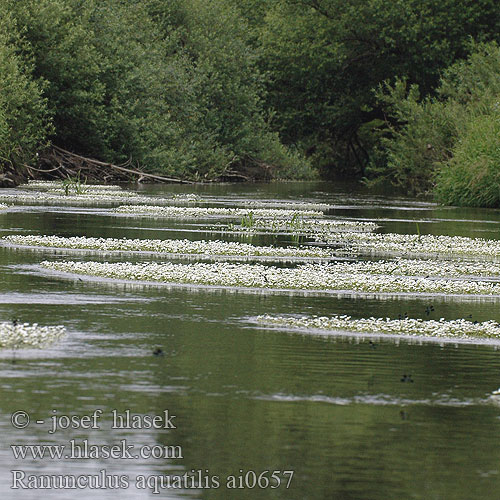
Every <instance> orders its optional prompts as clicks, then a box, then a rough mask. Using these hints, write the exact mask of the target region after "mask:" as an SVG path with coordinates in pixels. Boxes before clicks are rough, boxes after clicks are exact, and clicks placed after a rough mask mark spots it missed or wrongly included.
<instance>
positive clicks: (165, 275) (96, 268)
mask: <svg viewBox="0 0 500 500" xmlns="http://www.w3.org/2000/svg"><path fill="white" fill-rule="evenodd" d="M42 266H43V267H45V268H47V269H52V270H55V271H63V272H68V273H76V274H88V275H92V276H101V277H105V278H115V279H125V280H140V281H152V282H162V283H186V284H192V285H214V286H224V287H242V288H267V289H273V290H276V289H278V290H304V291H305V290H316V291H322V290H324V291H337V292H346V291H349V292H357V293H374V294H401V293H404V294H419V293H425V294H454V295H491V296H500V284H499V283H489V282H485V281H479V280H465V279H460V280H457V279H448V278H427V277H426V278H424V277H418V276H416V277H415V276H401V275H394V276H392V275H377V274H372V273H361V272H360V273H351V272H347V273H346V272H345V270H344V269H343V267H342V266H340V267H337V265H336V264H305V265H300V266H297V267H294V268H282V267H274V266H263V265H259V264H232V263H227V262H217V263H200V262H197V263H193V264H173V263H170V262H168V263H154V262H153V263H148V262H143V263H137V264H132V263H130V262H113V263H109V262H74V261H67V262H59V261H58V262H48V261H45V262H42Z"/></svg>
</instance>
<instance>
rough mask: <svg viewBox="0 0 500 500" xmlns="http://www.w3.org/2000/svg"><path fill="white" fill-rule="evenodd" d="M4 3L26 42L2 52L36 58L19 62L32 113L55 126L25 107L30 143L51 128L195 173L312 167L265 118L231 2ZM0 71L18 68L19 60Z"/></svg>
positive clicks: (61, 135) (267, 172) (66, 143)
mask: <svg viewBox="0 0 500 500" xmlns="http://www.w3.org/2000/svg"><path fill="white" fill-rule="evenodd" d="M4 9H5V11H6V13H8V14H9V16H10V17H11V18H12V22H11V24H12V25H14V23H15V24H16V25H17V31H18V33H19V34H20V37H21V36H22V43H21V38H19V40H18V41H19V43H17V44H16V43H15V41H12V42H11V44H10V49H9V48H8V47H6V49H5V50H6V55H5V56H3V57H4V58H5V57H10V58H11V59H12V61H13V62H12V61H11V62H10V63H9V64H11V66H12V67H13V68H14V66H15V65H16V64H17V65H18V66H19V65H23V64H24V65H27V66H28V67H29V70H30V74H26V73H27V71H23V70H22V69H19V70H16V71H18V73H20V75H21V76H19V78H24V79H26V82H25V83H24V85H25V86H27V87H29V88H27V89H25V90H24V92H25V93H28V92H32V93H34V92H36V91H37V90H38V98H39V106H40V107H41V109H40V110H38V109H37V110H36V111H37V112H38V113H39V114H40V113H41V115H42V116H50V117H51V123H52V124H53V132H52V131H50V130H49V129H47V128H46V127H45V128H44V127H41V126H40V124H39V123H37V122H36V118H37V115H36V113H34V112H32V111H30V110H27V109H25V111H26V113H24V112H22V110H20V109H19V108H18V109H17V111H16V113H18V112H20V113H19V114H20V116H21V117H22V119H24V120H25V121H29V122H30V123H31V125H30V127H31V128H32V129H33V130H36V131H37V134H38V135H37V137H34V138H32V137H31V135H29V134H28V132H29V131H23V133H24V135H25V139H26V140H28V139H29V141H30V146H31V147H33V146H34V144H35V143H34V140H35V139H36V140H40V139H44V138H47V139H51V140H52V141H53V142H54V143H55V144H57V145H59V146H61V147H64V148H66V149H69V150H71V151H74V152H76V153H79V154H83V155H86V156H92V157H96V158H98V159H101V160H106V161H110V162H114V163H119V162H121V161H124V160H126V159H127V158H128V157H132V158H133V159H134V160H135V161H136V162H138V163H140V164H143V165H144V166H146V167H147V168H149V169H150V170H155V171H160V172H162V173H167V174H170V175H176V176H180V177H185V178H191V179H213V178H217V177H219V176H224V175H230V174H233V173H234V172H240V173H241V171H242V170H243V171H244V172H245V173H246V172H247V171H248V170H249V169H252V168H253V169H254V170H255V172H256V175H257V176H259V175H260V176H265V177H268V178H271V177H280V176H281V177H287V176H293V177H301V176H308V175H311V171H310V169H309V167H308V165H307V162H306V161H305V160H304V159H303V158H302V157H300V156H299V155H298V154H295V153H292V152H290V151H289V150H287V149H286V148H285V147H284V146H283V145H282V144H281V143H280V141H279V138H278V136H277V134H276V133H273V132H271V130H270V128H269V126H268V123H267V121H266V115H265V112H264V109H263V105H262V94H263V92H264V88H263V78H262V75H261V73H260V71H259V70H258V68H257V66H256V56H255V50H252V49H251V48H250V45H249V44H247V43H246V42H247V41H246V37H247V35H246V33H247V30H246V23H245V21H244V20H243V18H242V17H241V16H239V14H238V13H237V12H236V11H235V10H234V8H232V7H230V6H227V5H225V4H223V3H222V2H214V3H213V4H212V3H206V2H201V1H196V0H182V1H174V2H155V1H154V0H151V1H150V2H149V1H148V2H142V1H138V0H102V1H101V0H88V1H81V0H7V3H6V4H5V5H4ZM4 22H5V21H4ZM5 31H7V32H10V31H11V29H10V28H8V29H6V30H5ZM0 42H1V40H0ZM6 43H7V42H5V43H4V44H3V45H5V44H6ZM9 50H10V52H9ZM16 53H18V54H19V55H18V54H16ZM28 63H29V64H28ZM6 64H7V63H6ZM2 75H6V77H7V78H11V79H12V78H13V77H16V74H15V68H14V69H9V70H8V71H7V70H6V71H2ZM29 77H31V78H29ZM0 78H1V76H0ZM16 78H17V77H16ZM30 86H31V87H32V89H31V87H30ZM19 96H21V97H22V95H21V94H19ZM22 100H23V101H26V102H28V103H29V102H30V99H24V98H23V99H22ZM24 107H25V108H26V107H27V104H26V105H24ZM5 114H7V117H8V118H9V117H10V116H11V108H9V107H7V106H5V105H2V106H1V112H0V119H2V118H3V121H5V119H6V118H4V115H5ZM9 119H11V118H9ZM32 119H33V120H32ZM15 128H16V130H19V131H22V130H23V128H24V127H23V128H22V127H18V126H16V127H15ZM0 137H3V134H0Z"/></svg>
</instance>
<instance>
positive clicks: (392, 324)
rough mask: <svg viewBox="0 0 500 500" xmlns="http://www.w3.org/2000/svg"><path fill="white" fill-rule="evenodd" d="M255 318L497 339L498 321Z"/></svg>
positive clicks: (288, 324)
mask: <svg viewBox="0 0 500 500" xmlns="http://www.w3.org/2000/svg"><path fill="white" fill-rule="evenodd" d="M257 322H258V323H260V324H263V325H269V326H278V327H285V328H294V329H301V330H311V329H314V330H325V331H332V332H353V333H361V334H362V333H366V334H372V335H376V334H384V335H408V336H418V337H438V338H451V339H452V338H457V339H468V338H472V339H473V338H490V339H500V325H499V324H498V323H496V322H495V321H485V322H483V323H478V322H472V321H466V320H464V319H457V320H452V321H445V320H444V318H441V319H440V320H439V321H436V320H422V319H409V318H407V319H390V318H373V317H372V318H366V319H352V318H351V316H344V315H342V316H331V317H326V316H321V317H319V316H305V317H301V318H294V317H287V316H270V315H268V314H266V315H262V316H258V317H257Z"/></svg>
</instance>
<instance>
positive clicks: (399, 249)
mask: <svg viewBox="0 0 500 500" xmlns="http://www.w3.org/2000/svg"><path fill="white" fill-rule="evenodd" d="M315 237H316V240H317V241H322V242H326V243H328V244H331V245H338V246H342V247H343V248H344V249H349V250H350V251H352V252H356V253H358V254H373V255H398V256H439V257H443V258H456V257H473V258H476V257H479V258H494V259H497V258H500V240H487V239H483V238H467V237H464V236H445V235H431V234H424V235H417V234H396V233H386V234H377V233H369V232H344V233H338V234H336V233H332V232H330V233H328V232H323V233H320V232H318V233H317V234H316V235H315Z"/></svg>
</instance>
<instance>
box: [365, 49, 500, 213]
mask: <svg viewBox="0 0 500 500" xmlns="http://www.w3.org/2000/svg"><path fill="white" fill-rule="evenodd" d="M472 47H473V50H472V53H471V56H470V57H469V58H468V59H467V60H464V61H460V62H457V63H455V64H453V65H452V66H450V68H448V69H447V70H446V71H445V72H444V73H443V77H442V79H441V84H440V86H439V88H438V89H437V94H436V97H434V98H430V97H427V98H425V99H423V100H420V99H419V94H418V87H417V86H411V87H410V89H409V90H407V89H406V83H405V82H404V81H403V80H397V81H396V83H395V85H393V86H389V85H385V87H384V88H381V89H379V91H378V93H377V96H378V98H379V99H380V100H383V101H384V103H385V105H386V106H387V107H388V110H389V111H390V121H388V125H387V127H386V128H385V131H384V132H385V135H384V138H383V139H382V144H383V146H384V150H383V152H382V154H381V155H380V157H379V162H378V163H377V164H376V163H372V165H371V169H370V170H371V175H373V176H377V175H379V176H381V178H385V179H390V180H391V181H392V182H393V183H394V184H396V185H399V186H402V187H405V188H407V189H408V190H409V191H412V192H417V193H418V192H423V191H427V190H434V192H435V193H436V195H437V197H438V199H439V200H440V201H442V202H443V203H456V204H464V205H478V204H479V205H481V204H483V205H485V206H493V205H494V204H495V203H496V201H495V199H496V194H493V193H492V192H491V191H492V190H493V191H494V188H493V187H491V186H490V189H488V191H489V192H488V193H479V190H480V189H485V188H486V185H485V184H484V182H486V179H490V181H491V180H492V179H493V178H494V172H493V170H494V164H495V146H494V143H495V133H496V132H495V130H496V129H495V127H496V125H495V124H496V123H497V121H498V111H497V106H498V105H497V104H496V103H497V102H498V96H500V48H499V47H498V46H497V45H496V44H495V43H490V44H473V45H472ZM481 134H484V137H483V138H482V136H481ZM496 140H497V141H500V138H499V137H498V135H497V136H496ZM498 168H500V164H498Z"/></svg>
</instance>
